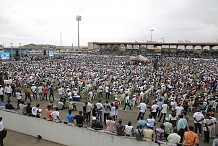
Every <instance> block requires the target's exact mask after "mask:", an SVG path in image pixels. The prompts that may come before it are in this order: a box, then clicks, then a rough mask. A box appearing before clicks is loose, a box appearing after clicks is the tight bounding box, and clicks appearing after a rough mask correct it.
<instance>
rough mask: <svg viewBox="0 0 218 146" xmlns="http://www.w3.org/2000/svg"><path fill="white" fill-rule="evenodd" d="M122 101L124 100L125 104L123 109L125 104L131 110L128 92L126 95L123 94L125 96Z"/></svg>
mask: <svg viewBox="0 0 218 146" xmlns="http://www.w3.org/2000/svg"><path fill="white" fill-rule="evenodd" d="M124 102H125V105H124V108H123V110H125V109H126V106H129V110H131V109H132V108H131V106H130V105H129V95H128V94H126V96H125V98H124Z"/></svg>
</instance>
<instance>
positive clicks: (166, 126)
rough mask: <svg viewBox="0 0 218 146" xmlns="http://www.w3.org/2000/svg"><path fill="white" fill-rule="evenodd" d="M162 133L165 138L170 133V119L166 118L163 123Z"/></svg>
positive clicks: (171, 126) (171, 128)
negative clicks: (163, 132)
mask: <svg viewBox="0 0 218 146" xmlns="http://www.w3.org/2000/svg"><path fill="white" fill-rule="evenodd" d="M164 131H165V135H166V138H167V137H168V136H169V135H170V134H171V133H172V131H173V125H172V124H171V123H170V119H169V118H166V119H165V123H164Z"/></svg>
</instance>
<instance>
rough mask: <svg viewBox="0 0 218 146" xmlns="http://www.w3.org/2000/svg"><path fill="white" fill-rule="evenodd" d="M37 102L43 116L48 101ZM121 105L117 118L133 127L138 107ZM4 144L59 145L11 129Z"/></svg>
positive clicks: (80, 106) (8, 145)
mask: <svg viewBox="0 0 218 146" xmlns="http://www.w3.org/2000/svg"><path fill="white" fill-rule="evenodd" d="M95 102H96V101H95ZM12 103H13V104H14V105H16V100H15V99H14V98H12ZM37 103H40V108H41V109H43V112H42V116H44V110H45V108H46V106H47V104H48V101H39V100H37V101H36V100H35V101H33V102H32V106H35V105H36V104H37ZM56 103H57V101H55V103H54V105H55V104H56ZM93 103H94V102H93ZM76 105H77V109H78V111H79V110H82V106H83V105H84V103H82V102H79V103H77V104H76ZM122 107H123V105H120V107H119V112H118V113H119V115H118V118H119V119H122V120H123V124H127V122H128V121H131V122H132V124H133V126H134V128H135V127H136V122H137V120H136V118H137V116H138V108H137V107H135V108H133V109H132V110H131V111H130V110H129V109H128V108H127V109H126V110H125V111H123V110H121V108H122ZM78 111H74V112H73V114H74V115H76V114H78ZM148 111H149V110H148ZM66 113H67V109H65V110H61V111H60V118H61V120H62V121H66V117H65V115H66ZM191 116H192V115H190V117H191ZM145 118H148V112H147V113H146V115H145ZM189 124H190V125H193V120H192V119H190V122H189ZM159 125H160V123H158V122H157V125H156V126H159ZM199 138H200V140H201V142H200V145H202V146H211V145H212V140H211V142H210V144H206V143H204V142H203V137H199ZM5 145H6V146H30V145H36V146H38V145H43V146H50V145H52V146H59V144H54V143H52V142H48V141H44V140H40V141H38V139H37V138H34V137H31V136H27V135H24V134H21V133H17V132H12V131H9V133H8V135H7V138H6V139H5Z"/></svg>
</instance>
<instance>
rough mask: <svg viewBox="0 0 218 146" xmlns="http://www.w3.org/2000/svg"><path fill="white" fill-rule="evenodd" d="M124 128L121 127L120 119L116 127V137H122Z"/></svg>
mask: <svg viewBox="0 0 218 146" xmlns="http://www.w3.org/2000/svg"><path fill="white" fill-rule="evenodd" d="M124 128H125V126H124V125H122V120H121V119H120V120H119V121H118V124H117V125H116V131H117V135H118V136H124Z"/></svg>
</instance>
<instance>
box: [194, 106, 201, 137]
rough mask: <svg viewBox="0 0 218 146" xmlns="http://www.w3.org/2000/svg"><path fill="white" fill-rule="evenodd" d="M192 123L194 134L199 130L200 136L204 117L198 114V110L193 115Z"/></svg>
mask: <svg viewBox="0 0 218 146" xmlns="http://www.w3.org/2000/svg"><path fill="white" fill-rule="evenodd" d="M193 118H194V123H195V133H197V131H198V130H199V134H200V135H201V132H202V130H201V128H202V122H203V121H204V115H203V114H202V113H201V112H200V109H197V111H196V112H195V113H194V115H193Z"/></svg>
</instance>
